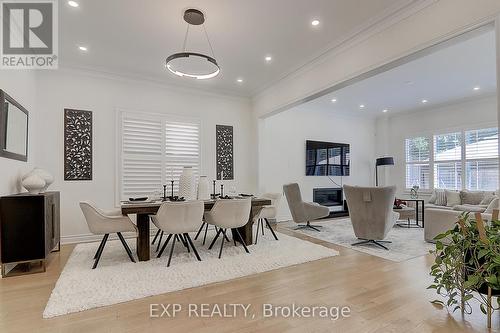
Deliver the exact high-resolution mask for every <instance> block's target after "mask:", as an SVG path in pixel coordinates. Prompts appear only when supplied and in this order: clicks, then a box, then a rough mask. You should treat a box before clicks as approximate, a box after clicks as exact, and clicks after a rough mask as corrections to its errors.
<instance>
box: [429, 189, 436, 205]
mask: <svg viewBox="0 0 500 333" xmlns="http://www.w3.org/2000/svg"><path fill="white" fill-rule="evenodd" d="M436 199H437V196H436V190H434V191H432V195H431V197H430V198H429V203H430V204H433V205H434V204H435V203H436Z"/></svg>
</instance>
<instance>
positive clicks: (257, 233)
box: [235, 219, 260, 245]
mask: <svg viewBox="0 0 500 333" xmlns="http://www.w3.org/2000/svg"><path fill="white" fill-rule="evenodd" d="M259 229H260V219H258V220H257V232H256V233H255V244H257V240H258V239H259ZM235 245H236V244H235Z"/></svg>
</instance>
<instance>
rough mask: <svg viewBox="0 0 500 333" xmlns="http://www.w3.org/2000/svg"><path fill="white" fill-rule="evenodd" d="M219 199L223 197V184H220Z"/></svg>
mask: <svg viewBox="0 0 500 333" xmlns="http://www.w3.org/2000/svg"><path fill="white" fill-rule="evenodd" d="M220 197H221V198H222V197H224V184H220Z"/></svg>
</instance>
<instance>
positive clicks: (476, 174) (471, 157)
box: [465, 128, 498, 191]
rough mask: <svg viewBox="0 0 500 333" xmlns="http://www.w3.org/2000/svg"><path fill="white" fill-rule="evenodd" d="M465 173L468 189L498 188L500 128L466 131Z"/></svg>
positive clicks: (493, 189)
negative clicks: (499, 132) (499, 131)
mask: <svg viewBox="0 0 500 333" xmlns="http://www.w3.org/2000/svg"><path fill="white" fill-rule="evenodd" d="M465 175H466V186H465V188H466V189H468V190H489V191H495V190H496V189H497V188H498V129H496V128H485V129H480V130H473V131H466V132H465Z"/></svg>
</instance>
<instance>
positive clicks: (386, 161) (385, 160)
mask: <svg viewBox="0 0 500 333" xmlns="http://www.w3.org/2000/svg"><path fill="white" fill-rule="evenodd" d="M382 165H394V158H393V157H380V158H377V160H376V162H375V186H378V167H379V166H382Z"/></svg>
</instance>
